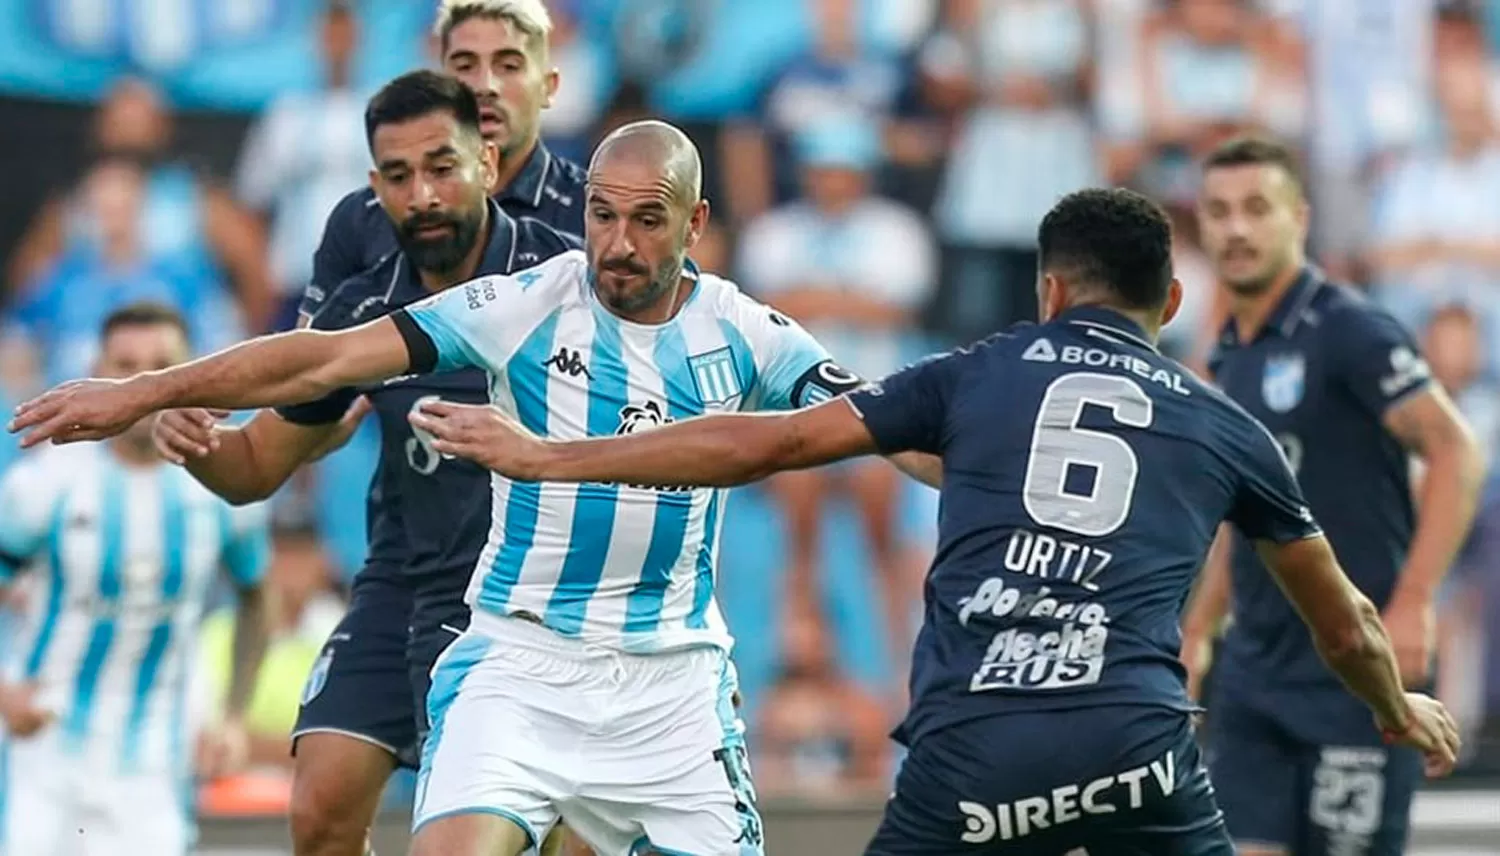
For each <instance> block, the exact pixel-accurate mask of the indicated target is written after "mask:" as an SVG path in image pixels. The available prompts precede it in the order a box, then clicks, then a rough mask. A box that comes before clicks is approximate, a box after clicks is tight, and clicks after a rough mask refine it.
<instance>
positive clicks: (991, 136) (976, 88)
mask: <svg viewBox="0 0 1500 856" xmlns="http://www.w3.org/2000/svg"><path fill="white" fill-rule="evenodd" d="M1088 46H1089V22H1088V17H1087V15H1086V10H1085V9H1084V7H1083V4H1082V3H1080V2H1078V0H956V1H955V2H951V3H950V4H949V5H948V7H947V9H946V16H945V18H944V21H943V29H942V30H941V31H940V32H939V33H938V34H937V35H936V36H934V37H933V39H932V41H930V42H929V43H928V45H927V47H926V48H925V50H924V51H923V55H922V62H921V64H922V71H923V73H924V74H925V75H926V77H927V79H928V82H929V83H928V89H929V92H930V93H931V97H932V98H933V99H934V100H935V102H936V103H938V104H939V105H941V106H942V107H944V108H945V109H947V110H950V111H957V114H958V116H959V118H958V126H957V129H956V139H955V140H954V141H953V145H952V150H951V151H950V153H949V156H948V162H947V167H946V169H945V171H944V174H943V176H942V180H941V183H940V186H939V190H938V198H937V205H936V210H935V211H934V221H935V224H936V226H937V229H938V235H939V238H940V239H941V241H942V243H943V247H944V249H943V260H944V263H945V265H944V267H945V269H944V272H943V279H942V293H941V295H940V296H939V299H938V306H937V309H936V310H935V320H936V323H937V325H938V327H939V329H940V330H941V331H942V332H943V333H945V334H946V335H948V336H949V337H951V338H953V339H955V340H958V341H968V340H971V339H976V338H979V337H982V336H985V335H988V334H989V333H991V332H993V331H995V330H997V329H1001V328H1004V327H1006V326H1009V325H1010V324H1011V323H1013V322H1015V321H1021V320H1026V321H1029V320H1033V319H1035V317H1036V225H1037V222H1038V221H1039V220H1040V219H1041V216H1042V215H1043V214H1044V213H1046V211H1047V209H1048V208H1049V207H1051V205H1052V203H1054V202H1056V201H1057V198H1058V197H1059V196H1061V195H1063V194H1065V193H1068V192H1070V191H1073V190H1077V189H1079V188H1081V187H1085V186H1088V185H1092V184H1098V183H1099V182H1100V180H1101V178H1102V176H1101V174H1100V170H1099V156H1098V153H1097V151H1096V149H1095V146H1094V139H1093V131H1092V129H1091V127H1090V121H1089V116H1088V113H1087V110H1086V107H1085V104H1086V102H1085V100H1084V99H1085V95H1086V92H1087V84H1088V80H1089V52H1088Z"/></svg>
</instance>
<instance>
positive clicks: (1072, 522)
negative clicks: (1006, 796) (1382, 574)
mask: <svg viewBox="0 0 1500 856" xmlns="http://www.w3.org/2000/svg"><path fill="white" fill-rule="evenodd" d="M850 401H851V403H852V404H853V405H854V406H855V408H856V410H858V411H859V413H860V415H861V416H862V417H863V419H864V422H865V425H866V426H867V427H868V429H869V431H870V433H871V434H872V435H873V436H874V438H875V440H876V443H877V445H878V446H879V448H880V450H881V451H882V452H883V453H885V454H891V453H895V452H901V451H907V450H917V451H922V452H929V453H933V454H937V455H940V456H942V458H943V491H942V505H941V509H940V512H939V542H938V551H937V555H936V557H935V558H934V561H933V567H932V571H931V573H930V575H929V576H928V579H927V584H926V596H925V600H926V604H925V608H926V616H925V621H924V623H923V627H922V630H921V633H920V635H919V636H918V639H917V644H916V651H915V652H914V655H913V668H912V679H911V680H912V684H911V696H912V705H911V712H910V714H909V715H908V717H907V720H906V722H905V723H903V725H902V726H901V728H900V729H898V731H897V735H896V736H897V738H898V739H900V740H902V741H903V742H907V743H910V742H912V741H914V740H916V739H920V737H921V736H922V735H923V734H924V733H929V732H931V731H933V730H936V729H940V728H943V727H946V726H949V725H953V724H957V723H960V722H965V721H969V720H974V719H979V718H983V717H988V716H995V715H1000V714H1004V713H1014V712H1020V711H1037V710H1063V709H1077V708H1085V707H1095V706H1104V705H1122V704H1135V705H1152V706H1160V707H1167V708H1172V709H1178V710H1192V709H1194V706H1193V705H1192V704H1191V703H1190V702H1189V701H1188V699H1187V696H1186V693H1185V691H1184V688H1183V671H1182V668H1181V666H1180V665H1179V663H1178V659H1177V655H1178V647H1179V644H1180V641H1181V638H1180V634H1179V629H1178V628H1179V619H1180V612H1181V609H1182V606H1183V603H1184V601H1185V600H1186V599H1187V595H1188V591H1189V589H1190V588H1191V585H1192V581H1193V577H1194V575H1195V574H1196V573H1197V571H1198V568H1199V567H1200V565H1201V564H1202V561H1203V558H1204V555H1205V554H1206V552H1207V551H1208V547H1209V545H1210V543H1211V542H1212V541H1213V538H1214V534H1215V532H1216V530H1217V527H1218V525H1219V523H1220V522H1221V521H1223V520H1226V519H1227V520H1229V521H1230V522H1232V523H1234V524H1235V525H1237V526H1238V527H1239V528H1240V529H1241V530H1242V531H1244V532H1245V534H1246V535H1247V536H1249V537H1251V538H1254V539H1261V540H1267V541H1273V542H1278V543H1281V542H1287V541H1293V540H1297V539H1300V538H1306V537H1310V536H1313V535H1316V534H1317V533H1318V528H1317V526H1316V524H1315V523H1314V522H1313V519H1312V515H1311V514H1310V513H1309V511H1308V510H1307V508H1306V506H1305V504H1304V503H1303V501H1302V497H1301V494H1300V492H1299V490H1298V488H1297V484H1296V482H1295V480H1294V479H1293V477H1292V474H1291V472H1290V470H1289V469H1288V467H1287V464H1286V460H1285V458H1284V457H1283V456H1282V452H1281V450H1280V448H1279V447H1278V446H1277V445H1276V443H1275V442H1274V440H1272V438H1271V437H1270V435H1269V434H1267V433H1266V431H1265V429H1264V428H1263V427H1261V425H1260V423H1258V422H1256V421H1255V420H1254V419H1252V418H1251V417H1250V416H1249V415H1247V414H1246V413H1245V411H1243V410H1242V409H1240V407H1239V406H1238V405H1236V404H1234V403H1232V402H1230V401H1229V400H1228V399H1227V398H1225V397H1224V396H1223V395H1221V394H1219V393H1218V392H1216V391H1214V390H1213V389H1211V388H1209V387H1208V386H1206V385H1205V384H1203V383H1201V382H1200V381H1198V380H1197V379H1196V378H1194V377H1193V376H1192V375H1191V374H1190V373H1189V372H1188V371H1187V369H1185V368H1183V367H1182V366H1181V365H1179V364H1178V363H1176V362H1174V361H1172V360H1170V359H1168V358H1166V357H1163V356H1162V355H1161V354H1159V353H1158V352H1157V351H1156V349H1155V348H1154V347H1152V345H1151V344H1150V343H1149V342H1148V341H1147V340H1146V338H1145V335H1144V333H1143V332H1142V331H1141V330H1140V328H1139V327H1137V326H1136V325H1135V324H1134V323H1132V322H1131V321H1129V320H1127V319H1126V318H1125V317H1124V316H1122V315H1119V314H1117V313H1114V312H1111V311H1108V310H1105V309H1101V308H1093V307H1081V308H1075V309H1072V310H1070V311H1068V312H1066V313H1064V314H1063V315H1061V316H1060V317H1059V318H1057V319H1056V320H1054V321H1052V322H1050V323H1047V324H1043V325H1039V326H1032V325H1023V326H1019V327H1016V328H1013V329H1012V330H1011V331H1009V332H1007V333H1003V334H998V335H995V336H992V337H990V338H989V339H986V340H984V341H983V342H981V343H979V344H978V345H976V346H974V347H972V348H968V349H963V350H959V351H955V352H952V353H950V354H947V355H944V356H940V357H937V358H934V359H930V360H928V361H925V362H922V363H918V364H917V365H915V366H912V367H910V368H908V369H906V370H904V371H901V372H899V373H897V374H895V375H892V376H891V377H889V378H887V379H885V380H884V381H882V382H881V383H879V384H876V385H873V386H871V387H868V388H866V389H862V390H859V391H856V392H854V393H852V394H851V396H850Z"/></svg>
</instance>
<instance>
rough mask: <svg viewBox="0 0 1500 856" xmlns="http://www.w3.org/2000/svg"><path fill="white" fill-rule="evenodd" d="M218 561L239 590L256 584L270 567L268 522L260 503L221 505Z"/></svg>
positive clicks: (268, 516)
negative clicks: (221, 515)
mask: <svg viewBox="0 0 1500 856" xmlns="http://www.w3.org/2000/svg"><path fill="white" fill-rule="evenodd" d="M220 561H221V562H222V563H223V566H224V571H225V573H227V574H229V578H230V579H231V580H233V581H234V584H235V585H237V586H239V587H240V588H252V587H254V586H256V585H259V584H260V581H261V579H262V578H264V577H265V574H266V568H267V566H269V565H270V564H271V521H270V515H269V513H268V510H267V508H266V506H265V505H264V504H261V503H256V504H254V505H245V506H240V507H229V506H225V521H224V546H223V550H222V552H221V553H220Z"/></svg>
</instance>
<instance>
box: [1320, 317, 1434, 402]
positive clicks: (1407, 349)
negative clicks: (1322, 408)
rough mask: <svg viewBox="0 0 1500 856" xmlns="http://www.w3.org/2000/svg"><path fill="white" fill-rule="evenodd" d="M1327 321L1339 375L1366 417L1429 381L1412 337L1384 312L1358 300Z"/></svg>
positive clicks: (1419, 388) (1429, 376)
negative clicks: (1359, 304) (1351, 307)
mask: <svg viewBox="0 0 1500 856" xmlns="http://www.w3.org/2000/svg"><path fill="white" fill-rule="evenodd" d="M1326 326H1327V328H1328V330H1329V335H1330V337H1331V338H1332V339H1333V341H1332V343H1331V344H1332V346H1333V347H1332V349H1331V350H1332V353H1333V355H1334V356H1333V359H1334V361H1335V367H1336V369H1337V371H1338V377H1339V380H1340V382H1341V383H1342V384H1343V385H1344V387H1345V388H1347V389H1348V390H1349V392H1350V393H1351V394H1352V395H1353V396H1354V398H1355V400H1357V401H1358V402H1359V404H1360V406H1361V407H1362V408H1363V409H1364V410H1365V411H1366V412H1367V413H1369V414H1370V416H1372V417H1374V418H1376V419H1379V418H1381V417H1382V416H1384V415H1385V412H1386V410H1388V409H1389V408H1390V407H1391V405H1393V404H1395V403H1396V402H1398V401H1401V400H1402V399H1404V398H1406V397H1407V396H1409V395H1411V394H1412V393H1414V392H1417V391H1419V390H1421V389H1424V388H1426V386H1427V385H1428V384H1429V383H1431V381H1432V373H1431V371H1429V369H1428V368H1427V361H1426V360H1424V359H1423V358H1422V352H1421V350H1420V349H1419V348H1418V347H1417V343H1416V340H1415V339H1413V338H1412V335H1411V333H1410V332H1408V331H1407V329H1406V328H1405V327H1403V326H1401V323H1400V322H1399V321H1397V320H1396V319H1395V318H1392V317H1391V316H1390V315H1388V314H1386V313H1385V312H1383V311H1381V310H1379V309H1375V308H1374V307H1369V306H1363V305H1361V306H1358V307H1356V308H1353V309H1351V310H1349V311H1346V312H1341V313H1338V314H1337V315H1334V316H1333V317H1331V318H1329V319H1328V323H1327V325H1326Z"/></svg>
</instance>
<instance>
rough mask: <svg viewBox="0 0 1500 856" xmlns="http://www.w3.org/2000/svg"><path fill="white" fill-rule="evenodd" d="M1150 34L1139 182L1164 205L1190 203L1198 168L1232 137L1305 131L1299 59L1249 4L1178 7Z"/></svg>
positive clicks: (1159, 18) (1225, 1)
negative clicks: (1143, 153)
mask: <svg viewBox="0 0 1500 856" xmlns="http://www.w3.org/2000/svg"><path fill="white" fill-rule="evenodd" d="M1143 26H1144V30H1143V32H1142V36H1141V77H1140V81H1141V85H1142V87H1143V89H1142V92H1141V104H1142V106H1143V114H1142V116H1141V118H1142V119H1143V120H1144V126H1143V127H1141V128H1140V132H1141V138H1142V140H1143V141H1144V143H1145V146H1146V160H1145V162H1144V164H1143V166H1142V171H1141V172H1139V173H1138V175H1137V181H1138V182H1139V183H1140V184H1141V185H1142V186H1143V187H1144V188H1145V189H1146V190H1147V191H1148V192H1150V193H1152V194H1153V195H1155V196H1157V197H1159V199H1160V201H1162V202H1164V203H1168V204H1174V205H1180V206H1188V205H1191V204H1192V199H1193V195H1194V194H1195V192H1196V190H1197V186H1196V184H1197V182H1196V170H1195V168H1194V160H1195V159H1196V157H1197V156H1198V155H1201V154H1202V153H1204V152H1206V151H1207V150H1208V149H1209V148H1211V147H1212V146H1213V145H1215V144H1216V143H1218V142H1219V141H1220V140H1222V139H1224V138H1225V137H1227V136H1230V135H1233V134H1236V133H1241V132H1243V131H1246V130H1250V129H1253V128H1268V129H1270V130H1273V131H1275V132H1276V133H1277V134H1278V136H1283V137H1294V136H1296V135H1297V132H1299V131H1300V130H1301V127H1300V126H1301V118H1302V113H1303V102H1302V98H1301V97H1300V96H1301V88H1300V86H1297V85H1295V81H1296V78H1295V76H1294V75H1295V74H1296V72H1297V70H1298V69H1297V64H1296V60H1297V58H1298V51H1297V49H1296V47H1295V45H1288V44H1286V43H1285V42H1286V40H1287V39H1288V38H1290V36H1289V35H1288V34H1286V33H1284V32H1282V31H1279V30H1277V29H1276V28H1274V27H1273V26H1272V22H1271V21H1270V20H1268V19H1267V18H1265V17H1264V16H1262V15H1260V14H1259V13H1258V12H1257V10H1256V9H1255V7H1254V6H1253V5H1252V4H1251V3H1250V2H1248V0H1174V1H1173V2H1171V3H1169V4H1167V5H1166V6H1165V8H1163V9H1162V10H1161V11H1160V12H1158V13H1156V14H1153V15H1150V16H1148V17H1147V18H1146V20H1145V22H1144V24H1143ZM1289 60H1290V61H1291V62H1290V63H1289ZM1288 65H1290V68H1288Z"/></svg>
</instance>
